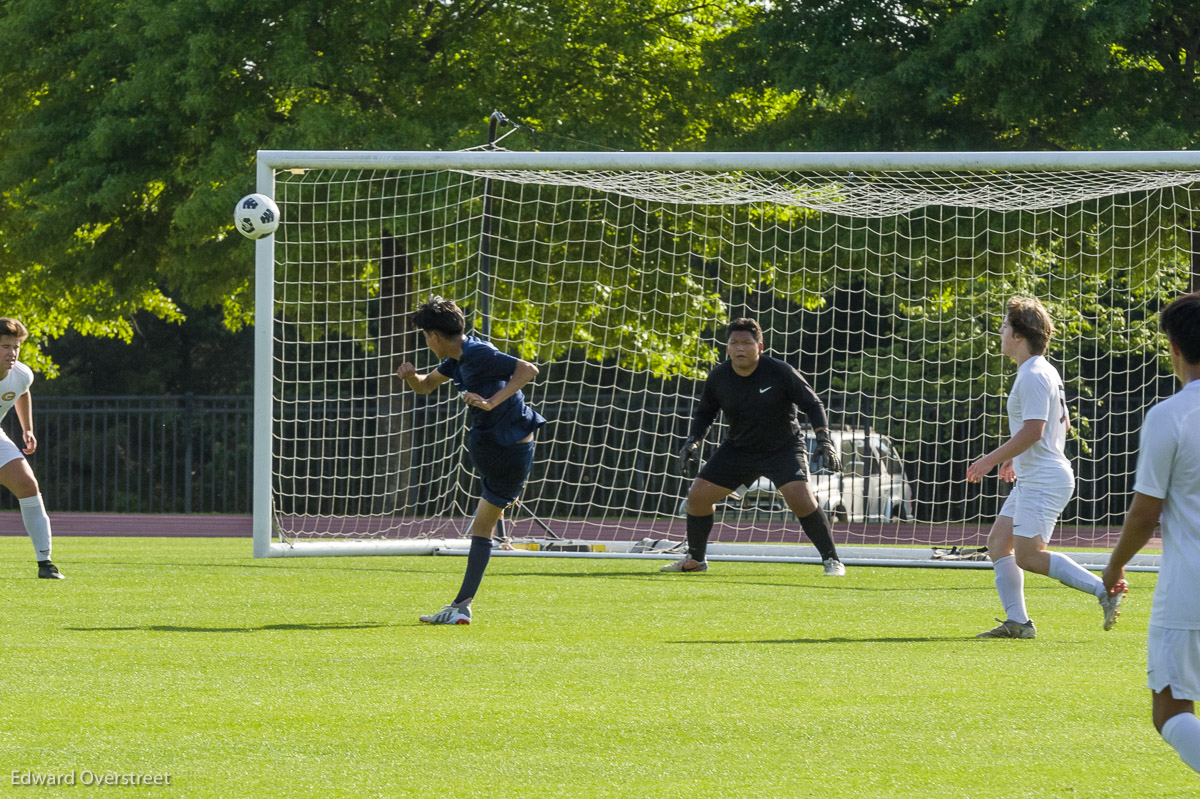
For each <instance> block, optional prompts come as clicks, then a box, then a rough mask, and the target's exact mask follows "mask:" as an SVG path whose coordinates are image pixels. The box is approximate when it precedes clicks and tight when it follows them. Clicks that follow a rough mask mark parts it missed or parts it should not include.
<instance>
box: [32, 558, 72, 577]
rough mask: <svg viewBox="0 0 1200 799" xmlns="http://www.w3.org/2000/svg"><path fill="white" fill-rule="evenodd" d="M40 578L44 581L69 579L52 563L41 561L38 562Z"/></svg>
mask: <svg viewBox="0 0 1200 799" xmlns="http://www.w3.org/2000/svg"><path fill="white" fill-rule="evenodd" d="M38 577H39V578H41V579H43V580H65V579H67V577H66V575H65V574H63V573H62V572H60V571H59V570H58V567H57V566H55V565H54V564H53V563H51V562H50V561H48V560H39V561H38Z"/></svg>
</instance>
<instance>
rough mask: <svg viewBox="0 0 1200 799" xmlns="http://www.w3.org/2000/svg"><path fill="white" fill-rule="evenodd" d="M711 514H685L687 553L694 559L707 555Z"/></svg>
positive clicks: (711, 520)
mask: <svg viewBox="0 0 1200 799" xmlns="http://www.w3.org/2000/svg"><path fill="white" fill-rule="evenodd" d="M712 526H713V516H712V514H709V515H708V516H693V515H692V514H690V513H689V514H688V515H687V545H688V555H689V556H690V557H691V558H692V560H695V561H703V560H704V559H705V558H706V557H708V534H709V533H711V532H712Z"/></svg>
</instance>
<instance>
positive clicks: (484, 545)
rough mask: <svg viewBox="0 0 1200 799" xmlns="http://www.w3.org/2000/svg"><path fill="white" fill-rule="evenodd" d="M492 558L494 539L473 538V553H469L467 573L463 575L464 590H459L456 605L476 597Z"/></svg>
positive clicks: (475, 536)
mask: <svg viewBox="0 0 1200 799" xmlns="http://www.w3.org/2000/svg"><path fill="white" fill-rule="evenodd" d="M491 557H492V539H490V538H484V537H483V536H480V535H473V536H471V551H470V552H468V553H467V573H466V574H465V575H463V581H462V588H460V589H458V596H456V597H455V598H454V604H456V605H457V604H458V603H459V602H462V601H463V600H464V599H471V598H473V597H474V596H475V592H476V591H478V590H479V583H480V582H481V581H482V580H483V571H484V569H486V568H487V565H488V561H489V560H491Z"/></svg>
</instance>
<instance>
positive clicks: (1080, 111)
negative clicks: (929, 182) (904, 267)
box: [707, 0, 1200, 150]
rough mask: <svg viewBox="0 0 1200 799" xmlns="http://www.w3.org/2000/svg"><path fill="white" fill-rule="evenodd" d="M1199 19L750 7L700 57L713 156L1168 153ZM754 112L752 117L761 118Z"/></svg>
mask: <svg viewBox="0 0 1200 799" xmlns="http://www.w3.org/2000/svg"><path fill="white" fill-rule="evenodd" d="M1197 42H1200V17H1197V16H1196V14H1195V13H1194V8H1193V6H1192V5H1191V4H1190V3H1183V2H1175V1H1174V0H1165V2H1153V3H1152V2H1149V1H1148V0H1097V2H1091V3H1063V2H1055V0H979V1H978V2H967V1H966V0H914V1H910V2H894V3H886V4H881V3H878V2H874V0H846V1H845V2H828V1H823V2H809V1H808V0H783V1H782V2H778V3H771V4H767V5H764V6H763V7H762V9H761V11H760V12H759V13H758V14H757V16H756V17H755V19H754V20H753V22H752V23H750V24H748V25H746V26H745V27H744V28H742V29H741V30H738V31H735V32H733V33H731V35H729V36H728V37H725V38H723V39H721V40H719V41H716V42H713V43H712V44H711V46H709V47H708V48H707V53H708V59H709V64H710V65H711V67H712V69H713V71H714V82H715V83H716V84H717V85H718V86H719V88H720V89H721V91H722V92H723V94H724V95H725V98H726V102H727V103H735V102H740V103H742V104H743V105H745V106H747V107H750V108H758V109H759V116H758V117H757V118H755V119H754V120H753V121H754V122H756V123H757V124H744V123H743V124H738V121H737V120H736V119H732V120H729V123H728V124H726V125H725V126H724V128H723V129H722V130H720V131H718V132H715V136H716V137H717V138H719V140H720V141H721V142H723V143H727V144H731V145H735V146H742V147H746V146H749V147H756V146H760V145H761V144H764V143H768V142H769V143H772V145H773V146H776V147H783V148H789V149H791V148H796V149H806V148H807V149H831V150H893V149H895V150H905V149H915V150H936V149H944V150H998V149H1003V150H1042V149H1047V150H1056V149H1063V150H1067V149H1104V148H1108V149H1175V148H1181V147H1186V146H1189V145H1192V144H1195V143H1196V141H1197V137H1198V135H1200V127H1198V124H1197V123H1198V121H1200V111H1198V110H1197V108H1198V105H1197V100H1200V74H1198V73H1197V70H1196V59H1197V57H1198V56H1200V52H1198V47H1200V45H1197ZM764 109H766V110H764Z"/></svg>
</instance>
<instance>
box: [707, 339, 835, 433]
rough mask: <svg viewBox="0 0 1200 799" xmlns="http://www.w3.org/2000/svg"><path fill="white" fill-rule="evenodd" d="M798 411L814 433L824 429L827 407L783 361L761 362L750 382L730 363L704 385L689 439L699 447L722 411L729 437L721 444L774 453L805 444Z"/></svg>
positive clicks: (766, 358) (722, 365)
mask: <svg viewBox="0 0 1200 799" xmlns="http://www.w3.org/2000/svg"><path fill="white" fill-rule="evenodd" d="M797 408H799V409H800V410H801V411H803V412H804V414H805V415H806V416H807V417H808V421H809V422H810V423H811V424H812V426H813V427H814V428H818V427H828V426H829V423H828V421H827V420H826V418H825V406H824V405H822V404H821V400H820V399H819V398H818V397H817V394H816V392H815V391H813V390H812V387H811V386H809V385H808V382H807V381H806V380H805V379H804V378H803V377H801V376H800V373H799V372H797V371H796V370H795V369H793V368H792V367H791V365H789V364H788V363H786V362H785V361H781V360H779V359H778V358H772V357H770V356H767V355H763V356H760V357H759V359H758V365H757V366H755V368H754V371H753V372H751V373H750V374H749V375H748V376H746V377H742V376H741V375H739V374H738V373H737V372H735V371H734V370H733V363H732V362H730V361H725V362H723V363H720V364H717V366H716V368H714V369H713V370H712V372H710V373H709V375H708V379H707V380H705V381H704V390H703V392H701V394H700V404H699V406H697V408H696V412H695V414H694V415H693V417H692V430H691V436H692V438H694V439H696V440H697V441H703V440H704V436H705V434H706V433H708V428H709V427H711V426H712V423H713V421H714V420H715V419H716V418H717V412H718V411H724V413H725V421H726V423H728V425H729V431H728V433H727V434H726V436H725V443H726V444H728V445H730V446H733V447H737V448H738V449H747V450H755V451H758V452H773V451H775V450H777V449H782V448H783V447H790V446H793V445H794V444H795V442H797V441H803V436H802V434H801V431H800V422H799V421H798V420H797V417H796V409H797Z"/></svg>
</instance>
